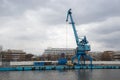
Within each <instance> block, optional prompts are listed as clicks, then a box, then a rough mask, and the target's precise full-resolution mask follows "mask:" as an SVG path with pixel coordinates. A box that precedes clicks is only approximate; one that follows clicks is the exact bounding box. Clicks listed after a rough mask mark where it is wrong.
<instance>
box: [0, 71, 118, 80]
mask: <svg viewBox="0 0 120 80" xmlns="http://www.w3.org/2000/svg"><path fill="white" fill-rule="evenodd" d="M119 74H120V69H93V70H91V69H81V70H45V71H44V70H43V71H42V70H40V71H39V70H36V71H1V72H0V80H120V75H119Z"/></svg>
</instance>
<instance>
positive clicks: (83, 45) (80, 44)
mask: <svg viewBox="0 0 120 80" xmlns="http://www.w3.org/2000/svg"><path fill="white" fill-rule="evenodd" d="M69 17H70V20H71V22H70V24H72V28H73V32H74V36H75V40H76V44H77V48H76V54H75V55H74V56H73V57H72V63H73V61H74V59H75V58H77V59H78V64H81V63H80V61H81V57H83V59H84V65H85V59H89V60H90V62H91V65H92V57H91V56H89V55H87V54H86V52H88V51H90V45H88V41H87V39H86V36H84V37H83V38H82V39H79V37H78V34H77V31H76V28H75V23H74V20H73V18H72V12H71V9H69V10H68V12H67V18H66V22H68V19H69Z"/></svg>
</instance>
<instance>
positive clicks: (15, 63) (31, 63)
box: [0, 61, 120, 66]
mask: <svg viewBox="0 0 120 80" xmlns="http://www.w3.org/2000/svg"><path fill="white" fill-rule="evenodd" d="M34 62H51V61H20V62H10V65H11V66H22V65H25V66H31V65H33V64H34ZM52 63H53V64H54V63H58V61H52ZM89 63H90V61H86V64H89ZM92 63H93V64H94V65H97V64H98V65H120V61H93V62H92ZM0 65H2V62H0Z"/></svg>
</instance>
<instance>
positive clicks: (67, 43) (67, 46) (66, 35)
mask: <svg viewBox="0 0 120 80" xmlns="http://www.w3.org/2000/svg"><path fill="white" fill-rule="evenodd" d="M67 49H68V22H66V54H67Z"/></svg>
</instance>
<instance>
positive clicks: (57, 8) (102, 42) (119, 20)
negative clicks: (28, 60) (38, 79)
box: [0, 0, 120, 55]
mask: <svg viewBox="0 0 120 80" xmlns="http://www.w3.org/2000/svg"><path fill="white" fill-rule="evenodd" d="M69 8H72V13H73V14H72V15H73V18H74V21H75V23H76V28H77V31H78V34H79V36H84V35H86V36H87V39H88V41H89V44H90V45H91V50H92V51H104V50H120V0H74V1H73V0H0V45H2V46H3V48H4V49H20V50H21V49H22V50H24V51H27V52H28V53H33V54H38V55H39V54H42V53H43V51H44V49H46V48H48V47H52V48H66V47H67V48H76V43H75V39H74V35H73V31H72V27H71V25H70V24H68V23H66V22H65V20H66V14H67V10H68V9H69Z"/></svg>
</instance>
